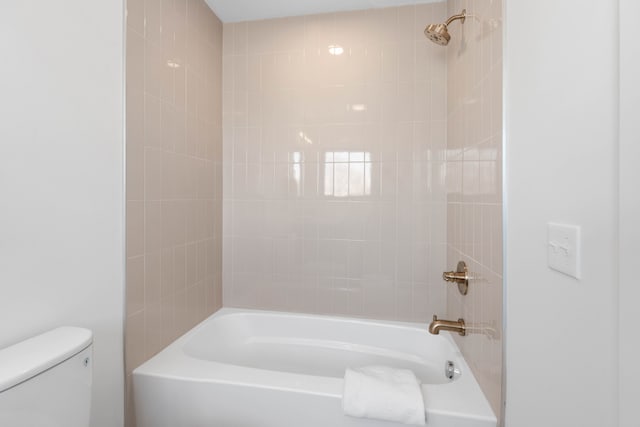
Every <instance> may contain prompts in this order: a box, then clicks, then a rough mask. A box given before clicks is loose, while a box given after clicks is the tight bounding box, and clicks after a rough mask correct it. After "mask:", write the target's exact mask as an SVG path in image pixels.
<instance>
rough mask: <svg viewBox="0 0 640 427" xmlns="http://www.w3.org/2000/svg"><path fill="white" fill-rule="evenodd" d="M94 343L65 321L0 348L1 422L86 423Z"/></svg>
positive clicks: (40, 426)
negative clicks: (55, 327) (68, 325)
mask: <svg viewBox="0 0 640 427" xmlns="http://www.w3.org/2000/svg"><path fill="white" fill-rule="evenodd" d="M92 344H93V334H92V333H91V331H90V330H88V329H82V328H72V327H64V328H58V329H54V330H52V331H49V332H46V333H44V334H42V335H38V336H36V337H33V338H30V339H28V340H26V341H22V342H20V343H18V344H15V345H13V346H11V347H7V348H5V349H2V350H0V426H7V427H9V426H10V427H88V426H89V415H90V412H91V382H92V364H93V363H92V357H91V356H92Z"/></svg>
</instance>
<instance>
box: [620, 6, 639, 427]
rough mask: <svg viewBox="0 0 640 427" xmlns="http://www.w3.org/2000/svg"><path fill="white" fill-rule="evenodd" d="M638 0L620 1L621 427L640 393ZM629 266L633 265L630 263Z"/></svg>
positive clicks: (628, 422) (627, 426) (631, 417)
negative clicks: (638, 326) (635, 269)
mask: <svg viewBox="0 0 640 427" xmlns="http://www.w3.org/2000/svg"><path fill="white" fill-rule="evenodd" d="M639 15H640V3H639V2H638V1H637V0H620V262H619V266H620V317H619V321H620V328H619V338H620V359H619V363H618V369H619V378H620V427H637V426H638V423H639V422H638V416H637V406H638V396H639V395H640V364H638V360H640V340H638V338H637V337H638V332H637V330H638V329H637V322H638V319H637V306H638V301H640V287H638V280H637V274H636V273H635V272H634V267H633V266H635V265H636V263H637V262H638V260H637V257H638V254H640V224H639V223H638V218H640V194H639V192H638V183H639V182H640V168H638V164H637V163H638V159H640V121H639V120H638V111H640V82H639V81H638V76H639V75H640V43H638V41H639V40H640V27H638V25H637V22H636V21H637V19H638V18H637V17H638V16H639ZM629 266H632V267H631V268H629Z"/></svg>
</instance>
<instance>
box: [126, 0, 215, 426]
mask: <svg viewBox="0 0 640 427" xmlns="http://www.w3.org/2000/svg"><path fill="white" fill-rule="evenodd" d="M126 40H127V46H126V47H127V49H126V55H127V57H126V63H127V66H126V68H127V70H126V73H127V75H126V102H127V105H126V110H127V124H126V131H127V135H126V145H127V147H126V153H127V159H126V163H127V179H126V187H127V188H126V190H127V191H126V192H127V238H126V240H127V284H126V316H127V317H126V331H125V364H126V374H127V396H128V398H127V426H133V425H134V420H133V405H132V401H131V371H132V370H133V369H134V368H136V367H137V366H139V365H140V364H141V363H143V362H144V361H145V360H147V359H149V358H150V357H151V356H153V355H154V354H156V353H157V352H158V351H160V350H161V349H162V348H163V347H164V346H166V345H167V344H169V343H170V342H171V341H173V340H174V339H175V338H177V337H178V336H180V335H181V334H183V333H184V332H186V331H187V330H188V329H190V328H191V327H193V326H194V325H195V324H196V323H197V322H199V321H200V320H202V319H204V318H205V317H206V316H208V315H209V314H211V313H213V312H214V311H215V310H216V309H218V308H219V307H220V306H221V304H222V265H221V259H222V251H221V247H222V239H221V230H222V225H221V224H222V165H221V162H222V127H221V126H222V88H221V75H222V24H221V22H220V21H219V20H218V18H217V17H216V16H215V15H214V14H213V12H211V10H210V9H209V8H208V7H207V6H206V4H205V3H204V1H203V0H147V1H145V0H127V35H126Z"/></svg>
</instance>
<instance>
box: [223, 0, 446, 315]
mask: <svg viewBox="0 0 640 427" xmlns="http://www.w3.org/2000/svg"><path fill="white" fill-rule="evenodd" d="M445 9H446V5H445V4H444V3H435V4H428V5H420V6H415V7H414V6H409V7H401V8H389V9H378V10H368V11H357V12H346V13H336V14H324V15H315V16H305V17H294V18H285V19H275V20H265V21H252V22H244V23H236V24H225V25H224V49H223V52H224V53H223V56H224V61H223V63H224V72H223V92H224V95H223V99H224V101H223V110H224V111H223V122H224V186H225V188H224V251H223V252H224V303H225V305H228V306H241V307H253V308H261V309H277V310H290V311H302V312H316V313H332V314H343V315H350V316H366V317H374V318H386V319H399V320H415V321H426V320H428V319H430V318H431V316H432V315H433V314H434V313H438V314H444V313H445V309H446V301H445V295H446V288H445V286H444V285H443V284H442V281H441V279H440V275H441V272H442V269H443V268H444V266H445V256H446V246H445V245H446V227H445V226H444V224H445V222H446V189H445V149H446V119H447V113H446V50H445V49H443V48H441V47H439V46H436V45H433V44H431V43H429V42H428V41H427V40H426V39H425V37H424V36H423V34H422V31H423V29H424V27H425V25H426V24H428V23H431V22H442V21H443V20H444V19H445V12H446V10H445Z"/></svg>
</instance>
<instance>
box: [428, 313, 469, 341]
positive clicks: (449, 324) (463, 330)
mask: <svg viewBox="0 0 640 427" xmlns="http://www.w3.org/2000/svg"><path fill="white" fill-rule="evenodd" d="M440 331H451V332H457V333H458V335H461V336H465V335H466V334H467V327H466V326H465V325H464V319H458V321H457V322H454V321H453V320H440V319H438V316H436V315H435V314H434V315H433V322H431V323H430V324H429V332H431V333H432V334H434V335H438V334H439V333H440Z"/></svg>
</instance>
